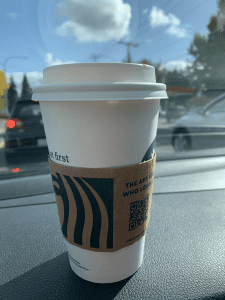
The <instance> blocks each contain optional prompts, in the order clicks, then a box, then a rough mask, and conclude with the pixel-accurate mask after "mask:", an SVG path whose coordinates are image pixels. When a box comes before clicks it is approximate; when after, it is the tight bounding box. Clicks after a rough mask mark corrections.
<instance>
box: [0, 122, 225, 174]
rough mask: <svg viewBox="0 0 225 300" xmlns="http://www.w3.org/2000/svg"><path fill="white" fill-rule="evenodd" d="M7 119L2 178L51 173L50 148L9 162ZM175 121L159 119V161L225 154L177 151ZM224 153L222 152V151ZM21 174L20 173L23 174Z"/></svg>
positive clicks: (0, 156) (0, 150)
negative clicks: (174, 131) (6, 154)
mask: <svg viewBox="0 0 225 300" xmlns="http://www.w3.org/2000/svg"><path fill="white" fill-rule="evenodd" d="M5 123H6V120H4V119H0V179H7V178H10V177H11V176H12V173H14V174H15V176H16V173H21V174H22V173H24V174H25V173H28V172H29V175H31V176H32V175H39V174H49V173H50V168H49V163H48V148H44V149H38V150H37V151H36V152H32V153H31V154H25V155H19V156H17V157H16V159H15V161H14V162H12V163H10V164H9V163H7V161H6V159H5V155H4V138H3V136H2V134H4V132H5ZM172 125H173V123H172V122H171V123H169V124H168V123H167V122H166V120H165V119H159V123H158V129H157V138H156V148H155V152H156V156H157V161H165V160H170V159H179V158H190V157H202V156H212V155H225V150H223V149H213V151H212V149H207V150H195V151H189V152H186V153H185V152H182V153H175V152H174V149H173V147H172V145H171V132H172ZM221 151H222V152H224V153H222V152H221ZM21 174H18V175H19V176H21Z"/></svg>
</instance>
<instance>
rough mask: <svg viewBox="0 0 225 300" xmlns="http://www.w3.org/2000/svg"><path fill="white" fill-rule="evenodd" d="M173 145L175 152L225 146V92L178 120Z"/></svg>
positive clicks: (174, 127)
mask: <svg viewBox="0 0 225 300" xmlns="http://www.w3.org/2000/svg"><path fill="white" fill-rule="evenodd" d="M172 145H173V147H174V150H175V152H179V151H187V150H198V149H210V148H221V147H225V93H223V94H221V95H220V96H218V97H217V98H215V99H214V100H212V101H210V102H209V103H207V104H206V105H205V106H203V107H200V108H199V107H198V108H193V109H191V110H190V111H189V112H188V113H187V114H186V115H184V116H182V117H181V118H179V119H178V120H176V121H175V122H174V124H173V129H172Z"/></svg>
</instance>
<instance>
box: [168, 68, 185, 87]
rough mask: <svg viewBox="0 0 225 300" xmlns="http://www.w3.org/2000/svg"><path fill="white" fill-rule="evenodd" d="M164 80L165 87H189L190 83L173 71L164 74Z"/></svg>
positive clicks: (179, 73)
mask: <svg viewBox="0 0 225 300" xmlns="http://www.w3.org/2000/svg"><path fill="white" fill-rule="evenodd" d="M165 78H166V82H165V83H166V85H167V86H172V87H173V86H178V87H183V88H186V87H191V83H190V81H189V79H188V78H187V77H185V76H184V75H183V74H182V72H178V71H177V70H174V71H167V72H166V74H165Z"/></svg>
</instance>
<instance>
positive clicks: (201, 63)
mask: <svg viewBox="0 0 225 300" xmlns="http://www.w3.org/2000/svg"><path fill="white" fill-rule="evenodd" d="M218 7H219V9H220V10H221V9H222V10H223V13H225V0H220V1H218ZM207 28H208V30H209V34H208V36H202V35H201V34H199V33H196V34H195V36H194V40H193V41H192V43H191V45H190V48H189V49H188V52H189V54H191V55H192V56H193V57H194V62H193V64H192V66H190V67H189V68H188V72H189V78H191V79H192V80H193V83H194V86H195V88H196V89H200V90H204V89H223V88H224V87H225V26H224V27H223V30H222V31H220V30H219V29H218V20H217V17H216V16H212V17H211V19H210V22H209V24H208V25H207Z"/></svg>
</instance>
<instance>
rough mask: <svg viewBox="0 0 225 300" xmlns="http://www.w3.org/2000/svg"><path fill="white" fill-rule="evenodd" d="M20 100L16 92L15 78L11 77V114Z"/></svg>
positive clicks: (9, 98)
mask: <svg viewBox="0 0 225 300" xmlns="http://www.w3.org/2000/svg"><path fill="white" fill-rule="evenodd" d="M17 99H18V94H17V91H16V85H15V83H14V81H13V77H12V76H11V80H10V88H9V90H8V110H9V113H10V112H11V111H12V108H13V106H14V104H15V103H16V100H17Z"/></svg>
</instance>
